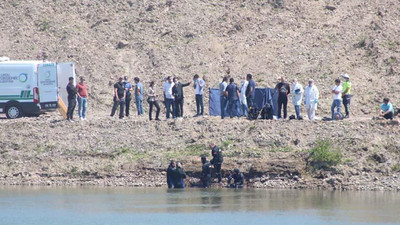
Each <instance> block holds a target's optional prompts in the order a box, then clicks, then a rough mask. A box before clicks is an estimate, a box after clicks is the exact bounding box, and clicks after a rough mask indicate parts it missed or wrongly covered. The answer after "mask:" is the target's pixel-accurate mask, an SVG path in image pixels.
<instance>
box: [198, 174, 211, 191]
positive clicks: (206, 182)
mask: <svg viewBox="0 0 400 225" xmlns="http://www.w3.org/2000/svg"><path fill="white" fill-rule="evenodd" d="M200 180H201V185H202V187H203V188H208V187H210V183H211V175H210V174H208V175H206V176H203V177H201V178H200Z"/></svg>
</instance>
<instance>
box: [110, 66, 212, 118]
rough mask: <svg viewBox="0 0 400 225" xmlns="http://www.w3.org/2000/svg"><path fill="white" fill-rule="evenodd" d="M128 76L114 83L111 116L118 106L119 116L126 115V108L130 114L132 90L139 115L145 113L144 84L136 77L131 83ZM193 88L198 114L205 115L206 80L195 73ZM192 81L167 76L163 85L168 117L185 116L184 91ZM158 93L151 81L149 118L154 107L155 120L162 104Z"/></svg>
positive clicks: (148, 94)
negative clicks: (132, 83) (133, 82)
mask: <svg viewBox="0 0 400 225" xmlns="http://www.w3.org/2000/svg"><path fill="white" fill-rule="evenodd" d="M127 79H128V78H127V77H125V78H122V77H120V78H119V81H118V82H117V83H115V84H114V93H113V96H114V99H113V101H114V104H113V107H112V110H111V116H114V114H115V112H116V110H117V108H118V106H119V107H120V113H119V118H120V119H122V118H123V117H124V108H125V115H126V116H129V105H130V101H131V92H132V91H134V93H135V103H136V107H137V110H138V115H143V113H144V110H143V105H142V104H143V96H144V90H143V85H142V84H141V83H140V79H139V78H138V77H135V79H134V80H135V84H134V85H131V84H130V83H129V82H128V81H127ZM193 83H194V85H193V88H194V90H195V95H196V107H197V113H196V115H195V117H197V116H203V115H204V86H205V81H204V80H203V79H201V78H200V77H199V75H197V74H196V75H194V77H193ZM190 84H192V82H188V83H185V84H182V83H181V82H179V80H178V78H177V77H167V79H166V81H165V83H164V85H163V97H164V104H165V108H166V118H167V119H169V118H170V117H172V118H177V117H183V105H184V92H183V88H184V87H187V86H189V85H190ZM158 97H159V95H158V93H157V89H156V88H155V82H154V81H151V82H150V86H149V87H148V89H147V102H148V103H149V119H150V120H152V119H153V118H152V113H153V108H155V110H156V117H155V120H160V118H159V115H160V111H161V109H160V104H159V103H158Z"/></svg>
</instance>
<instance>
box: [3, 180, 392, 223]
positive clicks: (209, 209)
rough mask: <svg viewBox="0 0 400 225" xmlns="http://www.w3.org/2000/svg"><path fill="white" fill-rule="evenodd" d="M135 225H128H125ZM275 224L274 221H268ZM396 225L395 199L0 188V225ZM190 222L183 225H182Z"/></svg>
mask: <svg viewBox="0 0 400 225" xmlns="http://www.w3.org/2000/svg"><path fill="white" fill-rule="evenodd" d="M133 221H135V222H134V223H132V222H133ZM273 221H275V222H273ZM167 222H171V223H174V225H175V224H204V223H207V224H266V222H269V223H271V224H272V222H273V224H400V193H396V192H331V191H303V190H301V191H300V190H250V189H242V190H231V189H207V190H204V189H186V190H165V189H152V188H149V189H136V188H28V187H25V188H17V187H12V188H8V187H2V188H0V224H10V225H12V224H29V225H32V224H33V225H35V224H68V225H74V224H150V225H151V224H163V223H167ZM189 222H190V223H189Z"/></svg>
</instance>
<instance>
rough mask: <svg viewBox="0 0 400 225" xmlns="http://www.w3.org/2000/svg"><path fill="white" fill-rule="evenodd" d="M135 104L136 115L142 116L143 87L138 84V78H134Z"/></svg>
mask: <svg viewBox="0 0 400 225" xmlns="http://www.w3.org/2000/svg"><path fill="white" fill-rule="evenodd" d="M134 80H135V84H136V85H135V103H136V108H137V111H138V115H139V116H140V115H142V114H143V106H142V103H143V85H142V83H140V79H139V77H135V79H134Z"/></svg>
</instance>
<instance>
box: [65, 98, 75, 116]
mask: <svg viewBox="0 0 400 225" xmlns="http://www.w3.org/2000/svg"><path fill="white" fill-rule="evenodd" d="M75 107H76V99H75V98H71V99H68V110H67V119H71V120H72V117H73V115H74V110H75Z"/></svg>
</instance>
